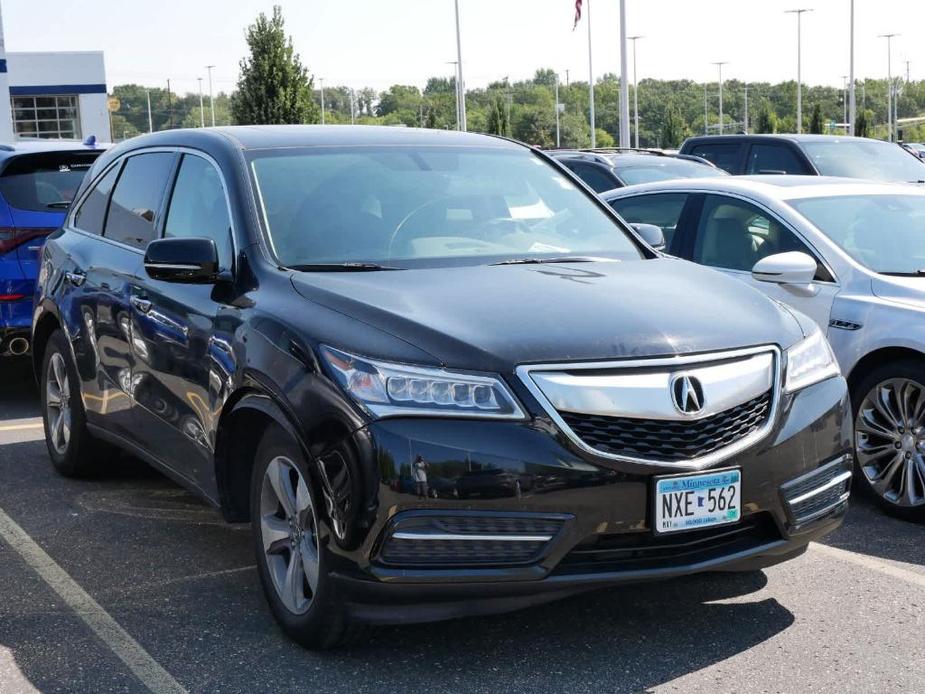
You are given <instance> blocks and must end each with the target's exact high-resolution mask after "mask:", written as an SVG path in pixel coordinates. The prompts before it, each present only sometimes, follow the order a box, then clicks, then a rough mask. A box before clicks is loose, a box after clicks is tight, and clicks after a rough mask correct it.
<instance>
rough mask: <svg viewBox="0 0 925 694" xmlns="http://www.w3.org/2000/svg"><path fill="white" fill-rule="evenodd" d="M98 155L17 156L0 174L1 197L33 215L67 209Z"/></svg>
mask: <svg viewBox="0 0 925 694" xmlns="http://www.w3.org/2000/svg"><path fill="white" fill-rule="evenodd" d="M99 155H100V152H41V153H36V154H20V155H19V156H17V157H14V158H12V159H10V160H9V162H8V163H7V165H6V166H5V167H4V169H3V173H2V174H0V194H2V195H3V199H4V200H6V202H7V204H8V205H9V206H10V207H14V208H16V209H19V210H29V211H33V212H54V211H59V212H60V211H64V210H67V207H68V205H69V204H70V203H71V201H72V200H73V199H74V195H76V194H77V188H78V187H79V186H80V183H81V181H83V178H84V174H86V173H87V170H88V169H89V168H90V166H91V165H92V164H93V162H94V160H96V158H97V157H98V156H99Z"/></svg>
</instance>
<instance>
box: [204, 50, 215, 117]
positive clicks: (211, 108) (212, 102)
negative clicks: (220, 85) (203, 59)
mask: <svg viewBox="0 0 925 694" xmlns="http://www.w3.org/2000/svg"><path fill="white" fill-rule="evenodd" d="M214 67H215V66H214V65H206V70H208V71H209V111H211V113H212V127H213V128H214V127H215V100H214V99H213V98H212V68H214Z"/></svg>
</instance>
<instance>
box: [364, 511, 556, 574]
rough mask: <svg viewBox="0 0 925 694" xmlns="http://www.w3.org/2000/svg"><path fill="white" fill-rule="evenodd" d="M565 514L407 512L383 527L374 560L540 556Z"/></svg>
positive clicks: (522, 559)
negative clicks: (508, 514)
mask: <svg viewBox="0 0 925 694" xmlns="http://www.w3.org/2000/svg"><path fill="white" fill-rule="evenodd" d="M569 518H570V516H567V515H559V516H546V515H543V516H533V515H530V514H516V515H510V516H505V515H495V514H482V513H480V512H473V511H470V512H464V513H461V514H458V515H450V514H447V513H446V512H442V511H441V512H428V511H409V512H405V513H401V514H398V515H397V516H396V517H395V518H394V519H393V520H392V522H391V523H390V525H389V526H388V528H387V529H386V531H385V535H384V537H383V541H382V544H381V547H380V550H379V554H378V561H379V563H381V564H385V565H388V566H403V567H430V568H438V567H464V566H477V567H486V566H514V565H522V564H530V563H534V562H536V561H537V560H538V559H540V558H541V557H542V556H543V555H544V554H545V552H546V548H547V547H548V546H549V544H550V542H552V541H553V539H554V538H555V537H556V535H558V533H559V531H560V530H561V529H562V526H563V525H564V524H565V522H566V520H568V519H569Z"/></svg>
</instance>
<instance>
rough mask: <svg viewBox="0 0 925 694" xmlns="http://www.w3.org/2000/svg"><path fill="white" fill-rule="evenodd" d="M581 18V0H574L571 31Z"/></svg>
mask: <svg viewBox="0 0 925 694" xmlns="http://www.w3.org/2000/svg"><path fill="white" fill-rule="evenodd" d="M580 20H581V0H575V23H574V24H573V25H572V31H575V28H576V27H577V26H578V22H579V21H580Z"/></svg>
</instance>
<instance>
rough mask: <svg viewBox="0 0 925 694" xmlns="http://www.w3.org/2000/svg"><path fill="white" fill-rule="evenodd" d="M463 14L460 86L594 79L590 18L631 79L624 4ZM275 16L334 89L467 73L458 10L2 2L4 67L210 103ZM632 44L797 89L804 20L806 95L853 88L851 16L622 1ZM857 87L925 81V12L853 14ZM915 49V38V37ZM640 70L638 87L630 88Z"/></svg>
mask: <svg viewBox="0 0 925 694" xmlns="http://www.w3.org/2000/svg"><path fill="white" fill-rule="evenodd" d="M584 3H585V8H586V10H585V16H584V17H583V19H582V21H581V23H580V24H579V26H578V28H577V30H575V31H573V30H572V22H573V17H574V0H459V6H460V9H459V11H460V24H461V30H462V58H463V66H464V79H465V82H466V86H467V87H469V88H474V87H481V86H485V85H486V84H487V83H489V82H491V81H494V80H498V79H503V78H504V77H506V76H508V77H510V78H511V79H512V80H517V79H522V78H527V77H531V76H532V75H533V73H534V71H535V70H536V69H537V68H539V67H550V68H553V69H555V70H557V71H558V72H559V73H560V76H561V80H562V82H565V80H566V70H568V73H569V74H568V77H569V79H577V80H584V81H586V80H587V79H588V34H587V24H586V22H587V19H588V12H587V7H588V5H589V3H590V12H591V21H592V24H591V26H592V46H593V62H594V74H595V76H596V77H600V76H601V75H602V74H603V73H605V72H616V73H619V71H620V54H619V9H618V8H619V0H584ZM273 4H280V5H281V6H282V8H283V15H284V17H285V19H286V25H287V31H288V32H289V33H290V34H291V35H292V38H293V43H294V45H295V48H296V50H297V51H298V52H299V54H300V56H301V58H302V61H303V63H304V64H305V65H306V66H307V67H308V69H309V71H310V72H311V73H312V74H313V75H314V76H315V77H316V78H318V77H320V78H323V79H324V82H325V84H326V85H340V84H343V85H347V86H350V87H354V88H360V87H366V86H369V87H373V88H375V89H376V90H384V89H386V88H388V87H389V86H390V85H392V84H396V83H398V84H412V85H417V86H421V87H422V86H423V85H424V83H425V82H426V80H427V78H428V77H430V76H433V75H447V76H449V75H451V74H452V73H453V70H454V66H453V65H451V64H449V61H453V60H455V59H456V39H455V30H454V27H455V25H454V12H453V0H292V1H289V0H275V3H274V1H273V0H250V1H245V0H157V2H149V1H147V0H145V1H142V0H0V9H2V13H3V25H4V33H5V38H6V46H7V50H8V51H46V50H102V51H104V52H105V54H106V55H105V58H106V70H107V81H108V83H109V86H110V88H111V87H112V86H113V85H115V84H123V83H126V82H136V83H140V84H143V85H146V86H155V87H160V86H164V85H165V84H166V80H167V79H168V78H169V79H170V80H171V86H172V88H173V90H174V91H176V92H185V91H190V92H193V91H196V90H197V89H198V87H197V84H198V83H197V77H205V76H206V70H205V66H206V65H209V64H213V65H215V68H214V71H213V79H214V84H215V91H216V92H218V91H222V90H224V91H230V90H231V89H233V87H234V84H235V81H236V78H237V74H238V61H239V60H240V58H241V57H242V56H243V55H244V54H245V53H246V44H245V41H244V29H245V27H246V26H247V25H248V24H249V23H251V22H252V21H253V20H254V18H255V17H256V16H257V14H258V13H259V12H261V11H264V12H267V13H269V12H271V10H272V6H273ZM626 5H627V33H628V34H629V35H633V34H638V35H642V36H643V38H641V39H639V41H638V44H637V56H638V66H637V69H638V71H637V74H638V78H639V79H643V78H645V77H654V78H660V79H669V78H687V79H692V80H695V81H698V82H703V81H707V80H709V81H715V80H716V75H717V72H716V67H715V66H713V65H711V63H712V62H715V61H728V65H726V66H724V68H723V77H724V78H725V79H729V78H734V79H740V80H745V81H748V82H757V81H771V82H776V81H781V80H786V79H795V78H796V48H797V39H796V34H797V31H796V17H795V16H794V15H792V14H785V10H788V9H794V8H798V7H803V8H812V9H813V11H812V12H808V13H806V14H804V15H803V81H804V83H806V84H828V85H839V86H840V85H841V84H842V75H846V74H847V73H848V7H849V0H627V1H626ZM855 11H856V20H855V22H856V32H855V37H856V38H855V40H856V44H855V45H856V55H855V73H856V75H857V76H858V78H863V77H885V76H886V73H887V48H886V41H885V40H884V39H881V38H878V34H883V33H891V32H898V33H900V34H902V33H903V32H904V31H905V34H904V35H900V36H898V37H897V38H895V39H894V40H893V73H894V74H902V75H905V71H906V65H905V61H907V60H908V61H910V68H911V76H912V79H913V80H915V79H922V78H925V41H922V40H921V36H920V34H921V29H922V27H925V0H855ZM917 34H918V35H917ZM631 61H632V57H631V56H630V64H629V69H630V73H629V74H630V79H632V62H631Z"/></svg>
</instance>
